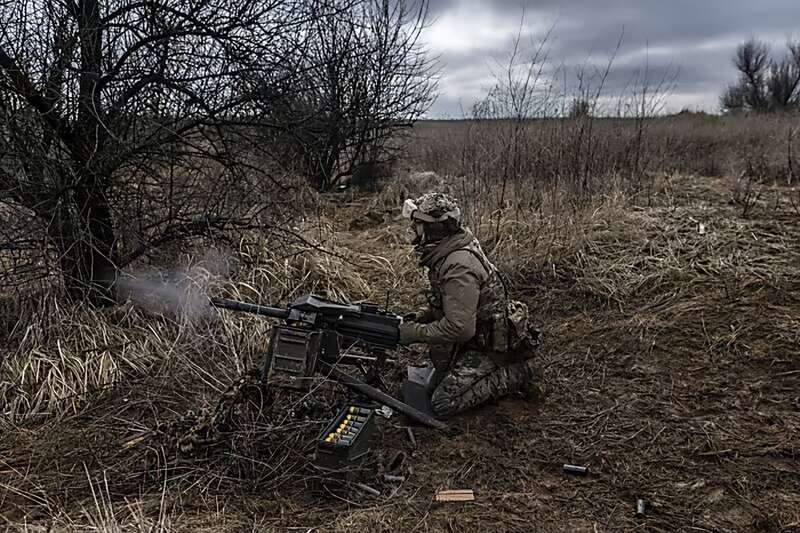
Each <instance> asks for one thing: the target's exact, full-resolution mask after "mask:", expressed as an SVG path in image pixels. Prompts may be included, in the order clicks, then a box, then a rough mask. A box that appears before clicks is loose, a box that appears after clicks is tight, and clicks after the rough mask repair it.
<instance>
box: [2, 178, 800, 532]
mask: <svg viewBox="0 0 800 533" xmlns="http://www.w3.org/2000/svg"><path fill="white" fill-rule="evenodd" d="M791 195H794V196H795V197H797V191H796V190H794V191H793V190H791V189H788V188H785V187H776V188H772V189H768V190H767V189H765V190H764V194H763V195H762V196H761V197H760V198H759V199H758V200H757V201H756V203H755V204H754V205H753V206H751V207H748V208H747V209H746V211H747V212H746V213H745V216H743V212H744V211H745V206H743V205H742V204H741V203H735V202H733V201H732V200H731V192H730V184H729V183H728V182H727V181H725V180H723V179H700V178H680V179H678V178H674V179H672V180H671V181H670V182H668V183H666V184H665V186H664V187H663V189H662V191H661V193H660V195H659V197H658V198H656V199H655V201H651V202H648V203H649V204H650V205H649V206H646V207H632V206H627V207H625V208H621V207H617V208H614V209H608V210H604V211H603V210H601V211H598V212H597V213H596V214H595V215H594V216H593V217H591V218H589V219H587V226H586V228H585V238H584V240H583V244H582V245H581V246H580V247H579V248H578V249H577V250H576V251H575V253H573V254H571V255H569V256H568V257H562V258H561V259H559V260H558V261H555V262H553V263H552V264H551V265H549V267H548V268H542V269H541V271H540V272H538V273H531V274H530V276H529V277H528V282H527V283H518V284H517V290H518V294H519V295H520V299H522V300H524V301H526V302H527V303H528V305H529V306H530V308H531V310H532V311H533V313H534V317H533V318H534V321H535V322H536V323H537V324H538V325H540V327H541V329H542V330H544V331H545V334H546V342H545V344H544V346H543V348H542V349H541V351H540V353H539V355H538V361H539V365H540V368H541V371H542V383H541V387H542V390H543V397H542V398H541V399H540V400H539V401H526V400H522V399H520V398H508V399H504V400H501V401H499V402H496V403H493V404H490V405H485V406H482V407H480V408H478V409H476V410H474V411H471V412H469V413H465V414H463V415H461V416H458V417H457V418H456V419H455V420H453V421H452V422H451V425H452V426H453V427H454V431H453V432H451V434H448V435H444V434H441V433H437V432H435V431H432V430H427V429H421V428H416V429H414V436H415V440H416V443H412V442H411V440H410V439H409V437H408V435H407V432H406V430H405V425H406V424H405V422H404V421H403V420H401V419H400V418H398V417H393V418H392V419H391V420H388V421H387V420H381V421H380V423H379V431H378V433H377V435H376V436H375V439H374V442H373V444H374V446H373V452H372V454H371V455H370V457H369V459H368V460H367V462H366V463H365V464H364V465H362V466H361V467H360V468H358V469H355V471H353V472H351V473H349V474H347V475H343V476H338V477H337V476H330V475H327V474H323V473H321V472H319V471H317V470H315V469H314V468H313V467H311V466H308V465H307V461H308V459H309V458H310V453H311V450H312V449H313V435H314V434H315V433H316V432H318V431H320V430H321V428H322V425H323V424H324V420H325V417H326V414H329V412H330V411H331V410H334V409H335V407H336V406H337V402H341V401H342V400H341V398H342V395H343V392H342V391H341V390H338V389H336V388H335V387H328V389H329V390H327V389H326V390H320V392H319V396H318V397H317V398H305V399H299V400H297V401H296V402H295V403H293V404H292V405H293V406H294V407H295V411H297V413H295V414H293V415H291V416H284V415H278V414H276V413H277V410H276V409H272V410H270V408H269V406H268V405H271V403H270V402H276V401H278V399H276V398H268V399H266V400H259V401H260V403H259V406H260V407H261V408H264V409H265V410H266V411H268V412H269V414H268V417H269V416H271V417H273V418H272V419H271V420H273V421H274V420H275V417H278V416H282V418H281V422H282V424H283V426H282V428H283V429H282V430H281V432H280V437H276V438H273V439H272V440H269V439H267V438H266V437H265V436H264V435H266V434H267V433H269V432H270V431H273V432H274V426H275V425H276V424H275V423H272V425H271V426H270V425H260V426H258V427H261V428H267V429H264V430H263V432H262V433H258V432H255V433H253V432H250V433H246V432H245V433H241V432H240V433H239V434H238V436H235V437H234V440H235V439H240V440H241V439H244V438H245V437H248V436H249V437H252V438H254V439H256V440H258V441H259V442H261V444H262V447H261V448H258V449H256V448H253V447H252V446H250V445H248V444H242V443H241V442H239V444H238V446H239V447H236V446H234V445H231V444H230V443H227V444H225V443H223V444H215V445H213V446H210V447H209V448H208V449H206V450H204V451H203V452H202V454H199V455H198V454H195V455H191V456H189V457H183V458H180V459H176V457H177V456H176V452H175V448H176V446H177V445H176V443H175V442H168V440H169V439H167V438H166V437H164V435H165V434H166V433H168V431H167V430H164V428H163V427H162V428H161V429H162V430H163V431H161V433H160V434H159V435H160V436H159V438H156V437H154V436H150V437H147V438H145V439H143V440H140V441H137V440H136V439H135V438H134V437H136V436H137V435H148V434H147V431H150V430H152V429H153V424H152V423H151V422H150V421H151V420H153V419H158V420H161V421H171V422H168V423H167V422H165V423H166V424H167V425H169V424H172V426H170V427H171V428H172V430H174V431H178V430H179V429H180V428H178V429H175V428H176V427H177V426H180V424H181V423H183V424H184V426H185V427H184V428H183V430H184V431H186V428H189V427H190V426H198V424H200V423H199V422H197V419H196V418H193V419H191V420H188V421H184V422H181V418H180V416H181V413H184V411H183V409H184V407H185V406H184V405H183V404H181V402H180V401H179V400H178V399H179V398H183V399H187V398H191V396H192V394H193V391H192V390H189V389H187V388H184V387H182V384H181V383H175V382H174V381H170V380H168V379H167V378H159V377H158V376H156V377H153V378H152V379H151V380H149V381H147V383H146V385H147V386H146V390H143V388H145V387H144V385H142V384H138V385H137V384H132V385H128V386H125V387H120V388H119V389H117V390H114V391H111V392H109V393H108V394H106V395H105V396H103V397H102V398H100V399H98V400H97V401H95V402H94V403H93V404H92V405H91V407H90V408H88V409H87V410H86V411H85V412H82V413H81V414H80V415H79V416H75V417H72V418H68V419H66V420H58V421H56V420H51V421H46V422H43V423H41V422H40V423H36V424H28V425H23V426H21V427H20V426H16V425H15V426H13V427H12V426H11V425H6V426H4V434H3V436H2V438H1V440H0V479H1V480H2V481H0V483H2V485H0V514H2V517H3V520H4V521H0V527H5V528H6V529H7V530H9V531H17V530H30V531H45V530H48V528H52V529H54V530H59V529H61V530H70V529H90V530H91V529H94V530H125V531H127V530H131V531H155V530H170V531H172V530H180V531H273V530H274V531H369V530H371V531H376V532H377V531H520V532H522V531H731V532H735V531H800V463H799V462H798V455H799V454H800V355H798V348H799V347H800V214H798V212H797V210H796V209H795V208H794V207H793V205H792V202H791V201H790V196H791ZM356 209H358V206H356V207H352V210H356ZM337 210H338V213H339V214H338V217H339V218H340V219H342V220H344V219H346V218H348V217H350V216H351V213H350V212H349V211H348V207H347V206H339V207H337ZM387 225H389V226H397V228H398V231H399V230H400V228H401V225H402V223H401V222H400V221H397V220H395V219H394V218H392V217H389V216H387V217H382V216H377V217H375V219H374V221H373V222H371V223H370V224H368V225H367V227H358V228H352V229H350V227H348V226H347V225H346V224H345V223H344V222H343V223H342V228H343V237H342V238H343V239H345V240H348V242H349V243H350V244H349V245H350V246H351V247H353V249H354V251H356V252H358V251H359V249H362V250H363V251H364V252H365V253H376V249H379V248H380V246H382V245H385V244H386V242H385V239H386V238H388V237H385V236H386V235H388V234H390V233H391V232H386V231H385V230H386V226H387ZM374 281H375V282H377V283H379V282H380V280H374ZM420 361H421V356H420V355H419V354H417V353H415V352H402V353H400V354H398V364H397V366H396V367H395V368H394V370H392V371H390V372H389V373H388V374H387V378H388V380H389V381H390V384H391V386H394V387H396V386H397V385H398V383H399V377H400V376H401V375H402V368H403V366H404V365H405V364H407V363H418V362H420ZM159 379H161V381H160V382H159ZM167 392H169V393H170V394H167ZM205 400H206V401H207V403H208V404H209V405H212V406H213V405H214V403H215V402H214V400H213V399H212V398H205ZM301 400H302V401H301ZM194 401H196V400H194ZM301 403H302V405H301ZM265 405H267V407H264V406H265ZM212 410H213V409H212ZM148 413H151V414H148ZM152 413H156V414H152ZM262 414H263V413H255V414H253V410H252V409H251V410H250V414H249V415H248V416H249V417H251V418H248V420H250V419H254V420H255V419H257V418H258V417H259V416H261V415H262ZM137 420H138V421H139V422H138V425H137V423H136V422H135V421H137ZM237 424H239V426H237V427H241V426H243V425H246V422H242V421H239V422H237ZM200 425H202V424H200ZM254 427H255V426H254ZM309 435H311V437H309ZM201 444H202V443H201ZM199 445H200V444H198V446H199ZM241 450H246V453H245V451H241ZM287 450H288V451H287ZM400 452H402V453H400ZM236 454H240V455H242V456H243V455H247V457H248V460H247V461H236V460H235V459H236V458H233V459H232V458H231V457H232V456H234V455H236ZM222 457H225V459H222ZM254 457H260V460H259V461H255V460H253V458H254ZM564 463H570V464H575V465H581V466H585V467H587V468H588V475H587V476H585V477H577V476H572V475H566V474H564V473H563V471H562V465H563V464H564ZM279 469H283V470H282V472H283V473H282V474H276V472H277V470H279ZM386 473H389V474H391V475H394V476H399V477H402V478H403V480H397V479H396V480H394V481H386V480H385V479H384V478H383V474H386ZM357 483H361V484H363V485H367V486H368V487H370V488H372V489H374V490H376V491H378V493H379V495H377V496H376V495H373V494H370V493H369V492H368V491H365V489H363V488H359V487H358V486H357ZM438 489H472V490H473V491H474V493H475V501H474V502H469V503H435V502H434V501H433V496H434V494H435V493H436V491H437V490H438ZM638 499H641V500H643V501H644V503H645V513H644V516H637V515H636V512H635V509H636V502H637V500H638Z"/></svg>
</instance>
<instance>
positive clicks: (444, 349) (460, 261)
mask: <svg viewBox="0 0 800 533" xmlns="http://www.w3.org/2000/svg"><path fill="white" fill-rule="evenodd" d="M403 216H405V217H406V218H408V219H410V221H411V226H412V231H413V232H414V240H413V242H412V244H414V247H415V248H414V249H415V252H416V253H417V255H418V257H419V264H420V266H422V267H425V268H427V270H428V279H429V282H430V290H429V291H427V293H426V297H427V300H428V307H427V308H425V309H424V310H422V311H421V312H420V313H417V314H416V315H415V316H413V317H409V319H406V320H405V321H404V322H403V324H401V326H400V343H401V344H412V343H425V344H428V345H429V346H430V358H431V362H432V364H433V367H434V373H433V377H432V379H431V388H430V392H431V406H432V407H433V411H434V412H435V413H436V414H437V415H438V416H441V417H447V416H450V415H453V414H455V413H459V412H461V411H464V410H466V409H469V408H470V407H473V406H475V405H478V404H481V403H483V402H486V401H488V400H491V399H494V398H499V397H501V396H505V395H506V394H509V393H512V392H520V393H522V394H523V395H527V394H532V393H534V391H535V389H534V387H535V384H534V369H533V366H532V362H531V361H530V358H531V357H532V356H533V349H534V347H535V346H536V344H538V339H539V334H538V332H537V331H535V330H532V329H530V328H529V326H528V308H527V306H526V305H525V304H523V303H521V302H517V301H512V300H509V299H508V295H507V294H506V289H505V286H504V285H503V280H502V279H501V277H500V274H499V272H498V271H497V268H495V266H494V265H493V264H492V263H491V262H490V261H489V260H488V259H487V257H486V255H485V254H484V253H483V250H481V246H480V243H479V242H478V240H477V239H476V238H475V237H474V236H473V235H472V232H470V230H469V229H467V228H466V227H464V226H462V225H461V212H460V210H459V208H458V205H457V203H456V201H455V200H454V199H453V198H452V197H450V196H448V195H446V194H443V193H436V192H433V193H428V194H425V195H423V196H421V197H420V198H418V199H417V200H415V201H412V200H406V201H405V203H404V205H403Z"/></svg>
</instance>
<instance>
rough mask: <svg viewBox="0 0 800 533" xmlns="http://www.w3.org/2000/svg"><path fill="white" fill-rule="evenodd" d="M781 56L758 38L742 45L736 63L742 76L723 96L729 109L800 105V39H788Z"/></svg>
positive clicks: (769, 109)
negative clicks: (776, 54) (774, 55)
mask: <svg viewBox="0 0 800 533" xmlns="http://www.w3.org/2000/svg"><path fill="white" fill-rule="evenodd" d="M786 48H787V51H786V53H785V54H784V56H783V57H781V58H778V59H776V58H773V57H772V56H771V54H770V48H769V46H768V45H767V44H766V43H764V42H762V41H759V40H757V39H750V40H748V41H747V42H744V43H742V44H740V45H739V47H738V48H737V49H736V54H735V55H734V57H733V64H734V66H735V67H736V69H737V70H738V71H739V79H738V80H737V81H736V82H735V83H734V84H732V85H730V86H729V87H728V88H727V89H726V90H725V92H724V93H723V94H722V97H721V105H722V109H723V110H724V111H727V112H738V111H755V112H773V111H792V110H798V109H800V41H789V42H788V43H787V44H786Z"/></svg>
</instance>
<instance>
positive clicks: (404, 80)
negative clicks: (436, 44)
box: [272, 0, 436, 190]
mask: <svg viewBox="0 0 800 533" xmlns="http://www.w3.org/2000/svg"><path fill="white" fill-rule="evenodd" d="M331 5H332V6H334V7H335V11H333V12H330V11H329V12H328V13H324V14H320V16H319V17H317V18H316V19H315V22H314V23H313V24H312V25H311V26H310V28H309V32H308V43H307V46H306V47H305V48H304V49H303V52H302V54H301V55H300V56H298V58H297V69H298V70H299V71H301V72H303V81H302V82H301V83H300V84H299V85H298V86H297V87H298V91H297V92H296V93H295V94H293V95H292V96H291V98H289V99H286V100H285V106H284V107H282V108H280V109H279V112H280V113H281V114H282V115H281V116H278V117H276V116H273V117H272V122H274V123H278V124H280V123H283V124H284V128H283V129H284V131H285V132H286V135H287V136H288V137H289V138H290V142H289V146H290V147H291V148H292V150H291V151H290V153H291V155H292V157H294V159H295V160H296V161H298V162H299V165H298V170H300V171H301V172H302V173H303V174H305V175H306V176H308V178H309V179H310V180H311V182H312V183H313V184H314V185H315V186H317V187H318V188H319V189H323V190H324V189H329V188H331V187H334V186H335V185H336V184H337V183H338V182H339V181H340V180H341V179H342V178H343V177H346V176H352V175H353V174H354V173H357V172H358V170H359V169H363V168H365V167H375V166H376V165H380V164H381V163H385V162H387V161H391V160H392V158H393V156H394V154H395V152H396V150H397V149H398V148H399V144H398V141H399V140H400V138H401V136H402V134H403V132H405V131H406V130H407V128H408V127H410V126H411V125H413V123H414V122H415V121H416V120H417V119H419V118H420V117H421V116H422V115H423V113H424V112H425V111H427V109H428V108H429V107H430V104H431V103H432V101H433V97H434V93H435V90H436V78H435V64H434V62H433V60H432V59H431V58H429V57H428V54H427V50H426V49H425V47H424V46H423V45H422V43H421V41H420V36H421V33H422V31H423V30H424V29H425V27H426V24H427V8H428V6H427V0H419V1H417V0H408V1H407V0H393V1H388V0H334V1H333V2H332V4H331ZM273 109H274V107H273ZM272 125H273V126H274V125H275V124H272ZM371 177H375V176H371Z"/></svg>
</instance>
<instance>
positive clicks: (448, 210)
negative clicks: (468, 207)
mask: <svg viewBox="0 0 800 533" xmlns="http://www.w3.org/2000/svg"><path fill="white" fill-rule="evenodd" d="M403 216H404V217H406V218H410V219H412V220H413V219H416V220H419V221H421V222H442V221H444V220H447V219H448V218H451V219H453V220H455V221H456V222H458V223H460V222H461V209H459V207H458V202H456V199H455V198H453V197H452V196H450V195H448V194H445V193H443V192H429V193H426V194H423V195H422V196H420V197H419V198H417V199H416V200H411V199H408V200H406V201H405V203H404V204H403Z"/></svg>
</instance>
